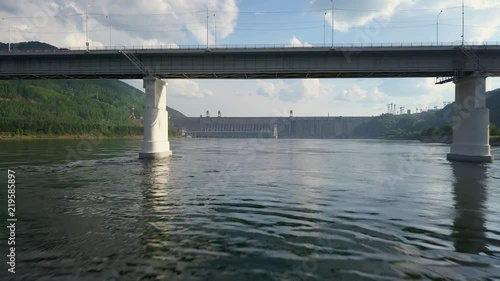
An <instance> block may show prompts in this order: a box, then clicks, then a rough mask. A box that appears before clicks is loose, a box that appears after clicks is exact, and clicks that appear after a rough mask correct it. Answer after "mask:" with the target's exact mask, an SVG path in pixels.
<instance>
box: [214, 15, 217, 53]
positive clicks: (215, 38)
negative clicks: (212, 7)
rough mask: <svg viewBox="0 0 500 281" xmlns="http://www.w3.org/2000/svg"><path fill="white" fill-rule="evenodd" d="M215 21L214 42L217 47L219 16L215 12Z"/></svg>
mask: <svg viewBox="0 0 500 281" xmlns="http://www.w3.org/2000/svg"><path fill="white" fill-rule="evenodd" d="M214 23H215V33H214V44H215V47H217V17H216V16H215V14H214Z"/></svg>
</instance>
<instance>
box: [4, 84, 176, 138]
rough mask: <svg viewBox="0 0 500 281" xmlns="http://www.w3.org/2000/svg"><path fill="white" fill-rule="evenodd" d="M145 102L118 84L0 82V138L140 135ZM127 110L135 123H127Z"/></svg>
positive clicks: (172, 111)
mask: <svg viewBox="0 0 500 281" xmlns="http://www.w3.org/2000/svg"><path fill="white" fill-rule="evenodd" d="M144 99H145V97H144V93H143V92H141V91H139V90H138V89H136V88H134V87H132V86H130V85H128V84H126V83H124V82H121V81H119V80H17V81H0V132H4V133H5V132H9V133H18V134H87V133H107V134H111V135H113V134H118V135H125V134H141V133H142V122H141V121H140V117H141V116H143V111H144ZM132 107H135V116H136V117H137V119H136V120H132V119H131V118H130V116H131V114H132ZM167 110H168V112H169V116H171V117H173V118H175V117H184V115H183V114H182V113H180V112H178V111H177V110H175V109H172V108H168V109H167ZM103 127H105V128H103Z"/></svg>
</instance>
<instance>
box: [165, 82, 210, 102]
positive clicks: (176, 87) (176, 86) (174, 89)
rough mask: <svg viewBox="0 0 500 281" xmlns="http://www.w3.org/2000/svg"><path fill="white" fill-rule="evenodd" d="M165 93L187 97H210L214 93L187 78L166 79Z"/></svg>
mask: <svg viewBox="0 0 500 281" xmlns="http://www.w3.org/2000/svg"><path fill="white" fill-rule="evenodd" d="M168 84H169V85H168V88H167V95H169V94H172V95H176V96H182V97H187V98H205V97H212V96H214V93H213V92H212V91H211V90H208V89H202V88H201V87H200V85H199V84H198V83H196V82H195V81H193V80H187V79H170V80H168Z"/></svg>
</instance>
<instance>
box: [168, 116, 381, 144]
mask: <svg viewBox="0 0 500 281" xmlns="http://www.w3.org/2000/svg"><path fill="white" fill-rule="evenodd" d="M371 118H372V117H185V118H171V119H170V124H171V125H173V126H174V127H175V128H176V129H177V130H178V131H179V132H180V133H182V134H183V135H186V136H191V137H193V138H304V139H305V138H315V139H316V138H318V139H322V138H325V139H345V138H353V137H354V130H355V129H356V127H357V126H359V125H360V124H363V123H365V122H367V121H368V120H370V119H371Z"/></svg>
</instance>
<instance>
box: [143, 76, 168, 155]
mask: <svg viewBox="0 0 500 281" xmlns="http://www.w3.org/2000/svg"><path fill="white" fill-rule="evenodd" d="M144 89H145V91H146V102H145V106H144V141H143V142H142V150H141V152H140V153H139V159H156V158H164V157H169V156H171V155H172V151H171V150H170V142H169V141H168V112H167V83H166V82H164V81H162V80H161V79H158V78H156V77H145V78H144Z"/></svg>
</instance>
